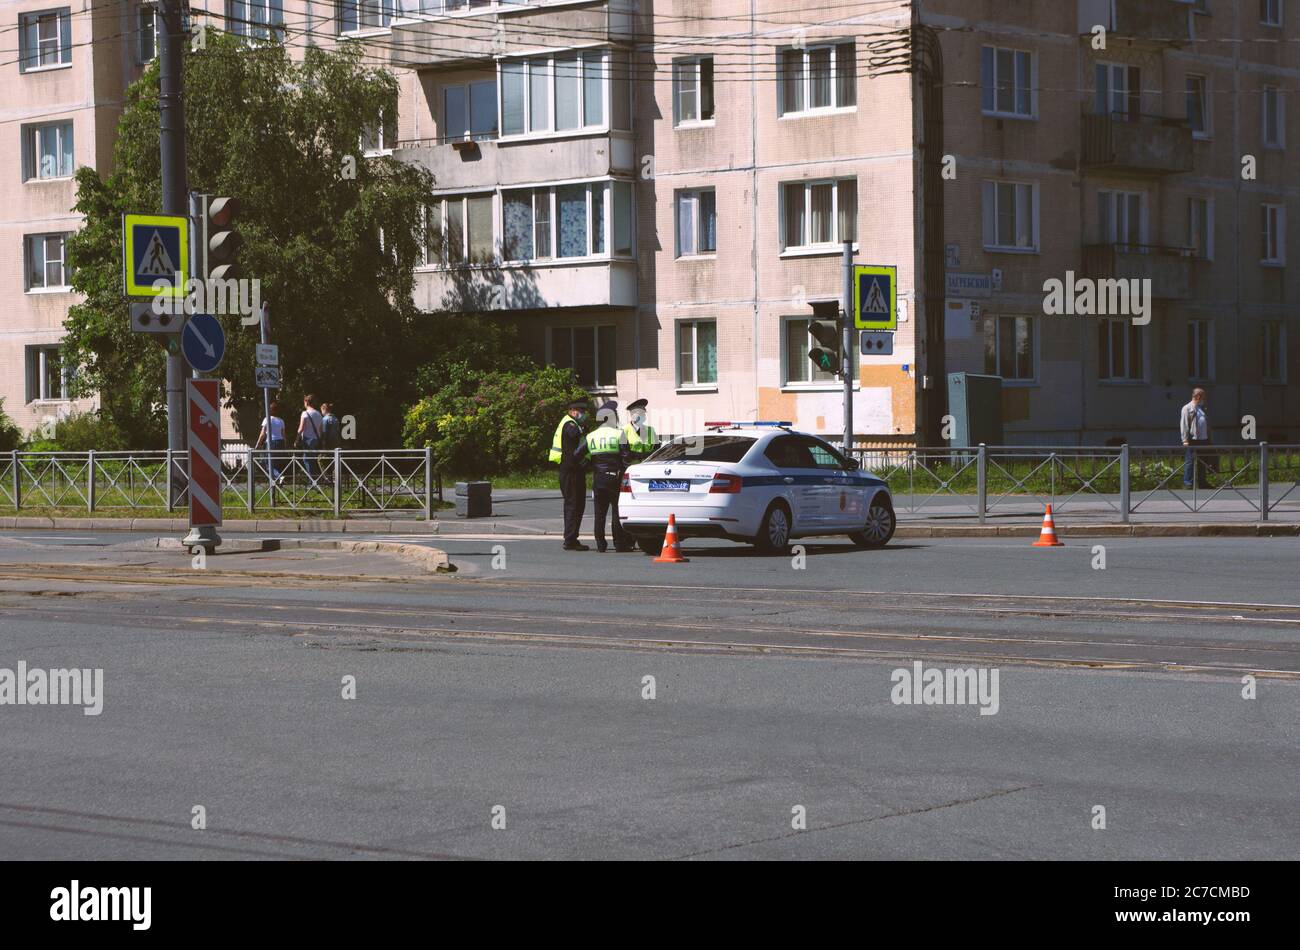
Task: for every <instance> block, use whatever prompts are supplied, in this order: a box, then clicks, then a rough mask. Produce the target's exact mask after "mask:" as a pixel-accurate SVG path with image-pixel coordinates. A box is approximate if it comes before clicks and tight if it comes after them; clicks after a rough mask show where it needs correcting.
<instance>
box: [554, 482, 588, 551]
mask: <svg viewBox="0 0 1300 950" xmlns="http://www.w3.org/2000/svg"><path fill="white" fill-rule="evenodd" d="M560 494H561V495H563V496H564V543H565V544H577V543H578V529H579V527H581V525H582V513H583V512H584V511H585V510H586V509H587V474H586V472H584V471H583V470H582V468H581V467H580V466H578V465H574V464H571V463H570V464H566V465H561V466H560Z"/></svg>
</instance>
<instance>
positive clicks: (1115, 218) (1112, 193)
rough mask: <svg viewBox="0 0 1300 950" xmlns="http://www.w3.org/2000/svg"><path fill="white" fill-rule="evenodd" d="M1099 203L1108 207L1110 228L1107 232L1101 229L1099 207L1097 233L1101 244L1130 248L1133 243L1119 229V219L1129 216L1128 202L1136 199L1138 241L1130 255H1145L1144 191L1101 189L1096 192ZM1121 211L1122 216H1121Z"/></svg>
mask: <svg viewBox="0 0 1300 950" xmlns="http://www.w3.org/2000/svg"><path fill="white" fill-rule="evenodd" d="M1097 198H1098V200H1099V201H1105V202H1106V203H1107V204H1108V205H1109V206H1110V208H1109V212H1108V217H1109V219H1110V224H1111V228H1110V230H1109V232H1108V231H1107V230H1106V229H1105V228H1104V227H1103V224H1104V222H1103V221H1102V220H1101V212H1100V207H1098V220H1097V233H1098V236H1099V237H1100V242H1099V243H1101V244H1113V245H1119V246H1127V247H1132V245H1133V242H1132V241H1130V240H1129V239H1128V236H1127V233H1126V230H1125V229H1121V228H1120V217H1121V216H1123V217H1124V218H1125V219H1127V217H1128V215H1129V214H1131V211H1130V210H1129V209H1130V207H1131V205H1130V203H1129V201H1128V199H1130V198H1137V199H1138V202H1137V203H1138V240H1137V246H1136V247H1132V250H1131V251H1130V253H1138V254H1145V253H1146V252H1147V250H1148V244H1147V235H1148V233H1149V232H1148V224H1149V215H1148V211H1147V209H1148V202H1147V193H1146V192H1145V191H1125V190H1121V189H1117V188H1102V189H1099V190H1098V192H1097ZM1121 210H1122V212H1123V214H1122V215H1121Z"/></svg>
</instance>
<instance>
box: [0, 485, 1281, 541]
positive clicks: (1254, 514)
mask: <svg viewBox="0 0 1300 950" xmlns="http://www.w3.org/2000/svg"><path fill="white" fill-rule="evenodd" d="M1283 492H1285V486H1279V493H1278V495H1276V496H1275V497H1281V496H1282V493H1283ZM1205 497H1206V495H1205V493H1204V492H1201V493H1199V494H1198V497H1197V501H1198V502H1200V503H1204V501H1205ZM1249 498H1250V496H1249V494H1247V496H1246V498H1243V497H1241V496H1240V495H1236V494H1233V493H1227V492H1225V493H1221V494H1220V495H1218V496H1216V497H1215V498H1214V499H1213V500H1212V501H1211V502H1210V506H1211V507H1212V509H1213V510H1203V511H1190V510H1189V505H1190V504H1191V502H1192V493H1191V492H1190V491H1188V492H1183V491H1179V492H1176V493H1175V492H1161V493H1159V494H1154V495H1151V496H1149V497H1148V496H1146V495H1142V494H1135V495H1134V496H1133V497H1132V499H1131V504H1132V505H1133V506H1135V507H1136V510H1135V511H1133V512H1132V513H1131V514H1130V520H1129V522H1128V523H1124V522H1122V521H1121V519H1120V516H1119V497H1118V496H1117V495H1115V496H1111V495H1089V496H1079V497H1076V498H1073V499H1064V500H1063V499H1060V498H1058V499H1057V500H1056V502H1054V504H1053V514H1054V516H1055V521H1056V530H1057V532H1058V533H1060V534H1062V535H1064V536H1067V537H1068V536H1074V537H1126V536H1129V537H1215V536H1234V537H1256V536H1259V537H1279V536H1300V491H1298V492H1296V493H1295V495H1293V496H1287V497H1286V498H1285V499H1284V500H1283V501H1282V502H1281V504H1280V505H1279V507H1278V508H1277V509H1275V510H1274V511H1271V512H1270V513H1269V520H1268V521H1265V522H1261V521H1260V520H1259V513H1258V511H1256V510H1255V508H1254V507H1253V506H1252V505H1251V503H1250V501H1249V500H1247V499H1249ZM1043 501H1044V499H1040V498H1038V497H1036V496H1014V497H996V496H990V497H989V511H988V513H987V514H986V516H985V521H984V523H983V524H980V523H979V519H978V517H977V516H976V515H975V510H974V509H975V498H974V496H947V497H944V496H931V497H928V498H926V497H921V496H917V497H916V498H915V500H913V498H912V497H910V496H906V495H897V496H895V498H894V503H895V507H896V509H897V511H898V521H899V525H898V532H897V535H896V536H897V537H899V538H942V537H1008V536H1011V537H1030V536H1037V534H1038V531H1039V529H1040V527H1041V525H1042V520H1043ZM561 508H562V502H561V499H560V493H559V492H558V491H556V490H554V489H544V488H537V489H527V488H515V489H498V490H496V491H494V492H493V493H492V509H493V513H492V515H491V516H490V517H488V518H474V519H466V518H458V517H456V515H455V513H454V512H452V511H450V510H444V511H441V512H438V517H437V518H436V519H435V520H433V521H430V522H426V521H424V520H422V519H421V518H420V517H419V516H418V514H416V513H414V512H412V513H411V514H410V515H407V516H406V517H402V516H400V515H398V516H396V517H393V516H385V515H375V516H371V515H362V516H358V517H355V518H348V519H342V520H339V519H331V518H301V519H291V520H285V519H247V520H244V519H236V518H228V519H227V520H226V523H225V524H224V525H222V526H221V528H220V529H219V531H220V534H221V535H222V537H228V536H230V535H235V534H247V533H256V534H307V533H312V534H335V533H339V534H357V535H371V536H374V535H379V536H384V535H394V534H398V535H402V534H414V535H419V534H428V535H443V536H449V537H455V536H464V535H484V534H488V535H491V534H499V535H538V536H542V537H551V536H555V537H559V536H560V535H562V534H563V523H562V518H561V516H560V512H561ZM591 513H592V503H591V501H590V499H589V500H588V503H587V511H586V515H585V517H584V519H583V533H584V534H587V535H589V534H590V533H591V525H592V514H591ZM394 514H397V513H394ZM188 527H189V524H188V521H187V520H186V519H185V518H183V517H179V518H33V517H22V516H19V517H13V516H6V517H0V529H6V528H8V529H13V528H20V529H36V530H41V529H45V530H49V529H57V530H73V531H76V530H80V531H113V530H122V531H128V530H129V531H157V532H159V533H162V534H176V533H177V532H180V533H184V532H185V531H186V530H188Z"/></svg>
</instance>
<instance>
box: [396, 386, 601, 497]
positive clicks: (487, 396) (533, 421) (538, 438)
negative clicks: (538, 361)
mask: <svg viewBox="0 0 1300 950" xmlns="http://www.w3.org/2000/svg"><path fill="white" fill-rule="evenodd" d="M587 398H589V396H588V393H587V392H586V390H584V389H583V388H582V387H581V386H579V385H578V383H577V381H576V380H575V379H574V377H573V373H572V372H571V371H570V370H567V369H558V368H556V367H545V368H539V369H532V370H526V371H523V372H514V373H508V372H497V373H487V374H484V375H482V376H480V377H479V380H478V383H477V385H476V386H475V387H474V388H473V390H472V392H470V393H468V394H465V393H463V392H462V391H461V386H460V385H459V384H458V383H456V382H453V383H449V384H448V385H446V386H444V387H443V388H442V389H440V390H438V392H436V393H434V394H433V395H431V396H426V397H425V398H424V399H421V400H420V401H419V402H417V403H416V404H415V405H414V406H412V407H411V408H410V409H409V410H408V411H407V413H406V420H405V425H404V427H403V437H404V438H405V440H406V444H407V445H408V446H410V447H414V448H422V447H424V446H429V447H430V448H432V449H433V462H434V465H435V466H436V467H437V468H438V469H439V470H441V471H444V472H455V473H456V474H458V475H466V476H470V477H483V476H489V475H499V474H503V473H506V472H531V471H536V470H537V469H540V468H543V467H544V466H545V465H546V464H547V462H546V455H547V453H548V452H549V451H550V448H551V437H552V436H553V435H554V433H555V426H556V424H557V423H558V422H559V421H560V417H561V416H562V415H564V412H565V408H566V407H567V406H568V404H569V403H570V402H571V401H572V400H574V399H587Z"/></svg>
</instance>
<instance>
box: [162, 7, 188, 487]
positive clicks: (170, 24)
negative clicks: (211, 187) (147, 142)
mask: <svg viewBox="0 0 1300 950" xmlns="http://www.w3.org/2000/svg"><path fill="white" fill-rule="evenodd" d="M158 12H159V14H160V16H161V18H162V30H161V33H162V35H161V37H160V38H159V39H160V42H159V46H158V71H159V85H160V91H159V109H158V115H159V123H158V132H159V134H158V141H159V148H160V151H161V159H162V210H163V214H176V215H186V216H188V215H189V211H190V209H189V187H188V185H187V184H186V178H185V93H184V88H183V80H182V75H181V66H182V62H181V60H182V56H183V55H184V49H185V32H184V31H185V24H184V18H183V12H182V0H158ZM185 376H186V373H185V359H184V357H183V356H182V355H181V348H180V337H179V336H177V335H173V336H171V337H169V339H168V341H167V448H168V457H169V458H177V457H179V453H182V452H184V451H185V442H186V439H185V430H186V422H187V419H186V415H185ZM167 481H168V486H169V490H170V492H171V500H172V503H173V504H175V503H176V502H177V501H178V499H179V496H180V493H181V491H182V490H183V488H184V482H183V481H182V480H181V479H180V478H179V477H177V472H176V471H175V469H174V468H173V469H172V470H171V471H170V472H169V473H168V479H167Z"/></svg>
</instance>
